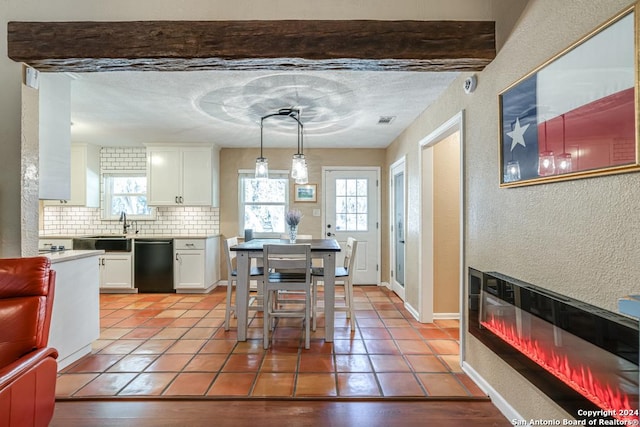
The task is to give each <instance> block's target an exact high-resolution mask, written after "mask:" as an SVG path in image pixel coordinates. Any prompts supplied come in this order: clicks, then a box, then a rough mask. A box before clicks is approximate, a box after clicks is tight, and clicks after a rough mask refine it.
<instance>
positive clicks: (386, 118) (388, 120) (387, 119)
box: [378, 116, 396, 125]
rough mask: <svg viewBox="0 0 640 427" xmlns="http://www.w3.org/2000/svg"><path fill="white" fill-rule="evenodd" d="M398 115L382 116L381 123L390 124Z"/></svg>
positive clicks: (379, 121) (379, 122) (379, 120)
mask: <svg viewBox="0 0 640 427" xmlns="http://www.w3.org/2000/svg"><path fill="white" fill-rule="evenodd" d="M395 118H396V116H380V118H379V119H378V124H379V125H389V124H391V122H392V121H394V120H395Z"/></svg>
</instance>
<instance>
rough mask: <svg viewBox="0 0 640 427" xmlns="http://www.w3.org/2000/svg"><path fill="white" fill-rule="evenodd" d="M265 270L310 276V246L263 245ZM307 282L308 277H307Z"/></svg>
mask: <svg viewBox="0 0 640 427" xmlns="http://www.w3.org/2000/svg"><path fill="white" fill-rule="evenodd" d="M263 260H264V268H265V270H269V271H271V270H272V269H273V270H278V269H281V270H287V272H294V273H302V274H304V275H305V276H310V274H311V245H305V244H274V245H264V247H263ZM307 280H309V277H307Z"/></svg>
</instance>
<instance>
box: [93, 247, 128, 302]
mask: <svg viewBox="0 0 640 427" xmlns="http://www.w3.org/2000/svg"><path fill="white" fill-rule="evenodd" d="M131 261H132V260H131V253H130V252H109V253H106V254H104V255H101V256H100V257H99V258H98V262H99V264H100V290H101V291H107V292H109V291H117V292H127V291H128V292H135V290H134V288H133V274H132V273H133V269H132V265H133V263H132V262H131Z"/></svg>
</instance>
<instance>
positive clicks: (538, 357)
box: [481, 315, 638, 425]
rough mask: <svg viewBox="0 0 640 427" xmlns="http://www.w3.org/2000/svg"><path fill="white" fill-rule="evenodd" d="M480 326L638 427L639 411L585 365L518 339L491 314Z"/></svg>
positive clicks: (603, 407) (528, 340) (614, 415)
mask: <svg viewBox="0 0 640 427" xmlns="http://www.w3.org/2000/svg"><path fill="white" fill-rule="evenodd" d="M481 324H482V326H484V327H485V328H487V329H489V330H490V331H491V332H493V333H494V334H496V335H497V336H498V337H500V338H501V339H502V340H504V341H506V342H507V343H508V344H510V345H511V346H513V347H515V348H516V349H518V350H519V351H520V352H522V353H523V354H524V355H525V356H527V357H528V358H529V359H531V360H533V361H534V362H536V363H537V364H538V365H540V366H541V367H543V368H544V369H546V370H547V371H549V372H550V373H551V374H553V375H554V376H555V377H557V378H558V379H560V380H561V381H562V382H564V383H565V384H567V385H568V386H569V387H571V388H572V389H574V390H575V391H577V392H578V393H580V394H581V395H582V396H584V397H585V398H587V399H589V400H590V401H591V402H593V403H594V404H595V405H597V406H598V407H599V408H600V409H602V410H603V411H606V413H607V414H612V416H613V417H614V418H616V419H618V420H620V421H623V422H625V423H626V424H627V425H637V422H638V416H637V415H633V414H637V413H638V411H637V409H636V408H633V407H632V406H631V404H630V402H629V397H628V396H627V395H626V394H624V393H623V392H621V391H620V390H613V389H612V388H611V385H610V384H604V383H602V382H601V381H600V380H599V379H597V378H594V376H593V373H592V372H591V369H590V368H589V367H588V366H585V365H581V364H580V363H577V362H576V361H572V360H569V357H567V356H566V355H562V354H557V353H556V352H554V351H553V350H552V349H545V348H543V347H542V346H541V345H540V344H539V343H538V341H536V340H532V339H528V338H525V337H521V336H520V335H519V334H518V332H517V331H516V329H515V327H514V326H513V325H509V324H507V323H506V322H505V321H504V320H501V319H496V318H495V316H493V315H492V316H491V318H490V319H489V320H488V321H483V322H481ZM627 414H631V415H627Z"/></svg>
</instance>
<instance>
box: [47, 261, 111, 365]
mask: <svg viewBox="0 0 640 427" xmlns="http://www.w3.org/2000/svg"><path fill="white" fill-rule="evenodd" d="M82 252H83V253H81V254H79V253H78V252H74V253H73V254H66V253H64V252H58V253H55V254H50V255H47V257H49V258H50V259H51V264H52V265H51V269H52V270H55V272H56V287H55V291H54V298H53V312H52V313H51V326H50V329H49V346H50V347H53V348H55V349H56V350H58V371H61V370H62V369H64V368H65V367H67V366H69V365H71V364H72V363H74V362H75V361H76V360H78V359H80V358H81V357H83V356H85V355H87V354H90V353H91V343H92V342H94V341H95V340H97V339H98V338H99V337H100V295H99V292H98V275H99V273H98V265H97V264H96V262H97V259H98V255H99V252H97V251H82Z"/></svg>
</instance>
